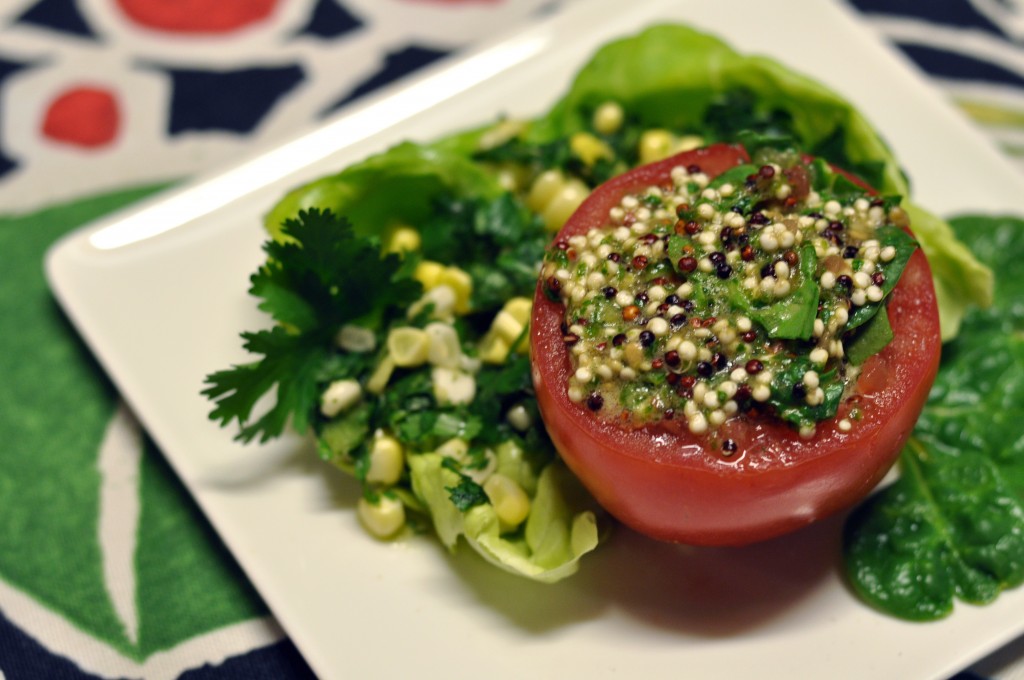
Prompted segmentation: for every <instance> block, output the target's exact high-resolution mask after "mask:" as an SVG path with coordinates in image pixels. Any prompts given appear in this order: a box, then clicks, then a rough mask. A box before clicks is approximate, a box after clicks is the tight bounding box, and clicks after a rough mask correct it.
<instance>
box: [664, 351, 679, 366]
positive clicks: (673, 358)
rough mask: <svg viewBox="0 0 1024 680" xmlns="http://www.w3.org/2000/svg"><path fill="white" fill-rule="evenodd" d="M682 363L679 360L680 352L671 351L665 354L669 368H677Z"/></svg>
mask: <svg viewBox="0 0 1024 680" xmlns="http://www.w3.org/2000/svg"><path fill="white" fill-rule="evenodd" d="M680 361H681V360H680V358H679V352H677V351H675V350H674V349H670V350H669V351H667V352H665V363H666V364H668V365H669V366H672V367H673V368H675V367H676V366H678V365H679V364H680Z"/></svg>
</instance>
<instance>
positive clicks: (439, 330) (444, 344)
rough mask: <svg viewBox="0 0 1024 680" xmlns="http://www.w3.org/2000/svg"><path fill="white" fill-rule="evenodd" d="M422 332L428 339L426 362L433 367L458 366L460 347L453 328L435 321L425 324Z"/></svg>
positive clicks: (457, 334)
mask: <svg viewBox="0 0 1024 680" xmlns="http://www.w3.org/2000/svg"><path fill="white" fill-rule="evenodd" d="M423 330H424V331H425V332H426V334H427V337H429V338H430V347H429V348H428V350H427V361H429V362H430V363H431V364H433V365H434V366H445V367H446V368H455V367H456V366H458V365H459V359H460V358H461V357H462V347H461V345H460V344H459V333H458V331H456V330H455V327H454V326H452V325H451V324H447V323H441V322H440V321H435V322H433V323H429V324H427V326H426V328H424V329H423Z"/></svg>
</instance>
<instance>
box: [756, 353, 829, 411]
mask: <svg viewBox="0 0 1024 680" xmlns="http://www.w3.org/2000/svg"><path fill="white" fill-rule="evenodd" d="M814 368H815V366H814V364H812V363H811V361H810V360H809V359H808V358H807V357H804V356H801V357H797V358H796V359H793V360H792V361H791V362H790V363H789V364H787V365H786V367H785V368H784V369H783V370H781V371H779V372H777V373H776V374H775V375H774V377H773V378H772V395H771V397H770V398H769V399H768V403H769V404H771V405H772V406H774V407H775V411H776V413H778V415H779V417H780V418H782V419H783V420H785V421H786V422H789V423H793V424H794V425H796V426H797V427H804V426H806V425H814V424H815V423H817V422H819V421H822V420H827V419H828V418H832V417H834V416H835V415H836V412H837V411H838V410H839V402H840V401H841V400H842V398H843V389H844V387H845V386H844V384H843V381H842V380H841V379H840V378H839V375H838V373H837V372H836V371H834V370H833V371H829V372H828V373H824V374H822V375H821V376H820V380H821V383H820V387H821V390H822V392H824V393H825V399H824V400H823V401H822V402H821V403H820V404H818V405H816V406H811V405H810V404H808V403H807V401H806V400H805V398H804V397H803V396H799V395H798V394H794V387H795V386H797V385H800V386H801V387H802V385H803V377H804V374H805V373H807V371H810V370H812V369H814Z"/></svg>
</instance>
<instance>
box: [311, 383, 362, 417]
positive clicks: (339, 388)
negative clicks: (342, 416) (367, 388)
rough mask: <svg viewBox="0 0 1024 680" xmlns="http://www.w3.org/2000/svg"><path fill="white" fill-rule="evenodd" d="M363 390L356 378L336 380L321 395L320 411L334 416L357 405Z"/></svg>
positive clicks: (328, 415)
mask: <svg viewBox="0 0 1024 680" xmlns="http://www.w3.org/2000/svg"><path fill="white" fill-rule="evenodd" d="M362 394H363V390H362V388H361V387H359V383H358V382H357V381H355V380H335V381H334V382H332V383H331V384H330V385H329V386H328V387H327V389H326V390H324V393H323V394H322V395H320V412H321V413H322V414H324V415H325V416H327V417H328V418H333V417H334V416H336V415H338V414H339V413H341V412H342V411H345V410H347V409H349V408H351V407H352V406H354V405H355V403H356V402H357V401H359V398H360V397H361V396H362Z"/></svg>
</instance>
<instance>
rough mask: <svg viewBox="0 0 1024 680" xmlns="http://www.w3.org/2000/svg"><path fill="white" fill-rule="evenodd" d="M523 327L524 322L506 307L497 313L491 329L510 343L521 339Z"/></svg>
mask: <svg viewBox="0 0 1024 680" xmlns="http://www.w3.org/2000/svg"><path fill="white" fill-rule="evenodd" d="M523 328H524V326H523V324H521V323H519V322H518V321H516V318H515V317H514V316H512V315H511V314H509V313H508V312H506V311H505V310H504V309H503V310H501V311H500V312H498V313H497V314H495V315H494V321H492V322H491V330H492V331H493V332H494V333H496V334H497V335H498V337H499V338H501V339H502V340H504V341H505V342H507V343H508V344H509V345H511V344H512V343H514V342H515V341H516V340H518V339H519V336H520V335H522V334H523Z"/></svg>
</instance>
